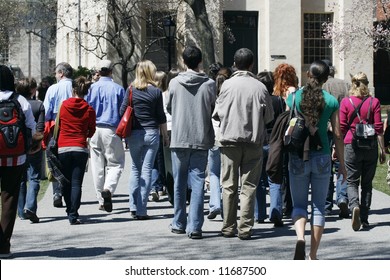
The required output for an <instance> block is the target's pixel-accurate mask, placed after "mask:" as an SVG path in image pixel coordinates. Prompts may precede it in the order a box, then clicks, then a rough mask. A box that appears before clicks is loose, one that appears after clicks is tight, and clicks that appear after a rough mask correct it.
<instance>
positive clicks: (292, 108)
mask: <svg viewBox="0 0 390 280" xmlns="http://www.w3.org/2000/svg"><path fill="white" fill-rule="evenodd" d="M291 94H292V107H291V108H290V115H289V117H288V123H290V121H291V119H292V116H293V113H295V115H297V108H296V105H295V92H293V93H291Z"/></svg>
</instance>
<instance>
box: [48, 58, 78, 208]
mask: <svg viewBox="0 0 390 280" xmlns="http://www.w3.org/2000/svg"><path fill="white" fill-rule="evenodd" d="M55 75H56V80H57V83H56V84H53V85H51V86H50V87H49V88H48V89H47V92H46V95H45V99H44V101H43V106H44V107H45V122H46V125H45V131H48V129H47V128H50V129H51V127H54V123H55V119H56V116H57V113H58V110H59V108H60V105H61V103H62V101H64V100H66V99H68V98H69V97H71V96H72V75H73V68H72V66H70V65H69V63H66V62H61V63H59V64H58V65H57V66H56V73H55ZM50 137H51V136H50ZM49 140H50V139H49ZM47 143H48V141H47ZM52 186H53V205H54V207H62V191H61V186H60V184H59V183H58V182H52Z"/></svg>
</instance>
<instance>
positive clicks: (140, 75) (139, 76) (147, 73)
mask: <svg viewBox="0 0 390 280" xmlns="http://www.w3.org/2000/svg"><path fill="white" fill-rule="evenodd" d="M156 71H157V69H156V66H155V65H154V64H153V62H151V61H150V60H143V61H140V62H138V63H137V67H136V69H135V79H134V81H133V86H134V87H135V88H137V89H140V90H144V89H146V88H147V87H148V85H149V84H151V85H153V86H155V87H156V86H157V85H156V82H155V80H154V79H155V75H156Z"/></svg>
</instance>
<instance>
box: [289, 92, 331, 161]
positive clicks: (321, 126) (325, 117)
mask: <svg viewBox="0 0 390 280" xmlns="http://www.w3.org/2000/svg"><path fill="white" fill-rule="evenodd" d="M322 96H323V97H324V100H325V108H324V110H323V112H322V114H321V117H320V121H319V122H318V124H317V127H318V134H319V136H320V139H321V143H322V146H323V147H322V149H321V151H322V152H323V153H328V154H330V148H329V139H328V134H327V131H328V121H329V120H330V118H331V116H332V114H333V113H334V112H336V111H337V110H338V109H339V103H338V102H337V99H336V98H335V97H334V96H333V95H331V94H330V93H329V92H327V91H325V90H322ZM301 101H302V88H301V89H299V90H297V91H296V92H295V104H296V107H297V110H298V111H299V112H301V113H302V114H304V112H302V111H301V107H300V105H301ZM286 103H287V106H288V107H290V108H291V107H292V94H290V95H289V96H288V98H287V101H286Z"/></svg>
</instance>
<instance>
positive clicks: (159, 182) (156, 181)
mask: <svg viewBox="0 0 390 280" xmlns="http://www.w3.org/2000/svg"><path fill="white" fill-rule="evenodd" d="M163 148H164V147H163V141H162V137H161V136H160V144H159V146H158V150H157V154H156V159H155V160H154V165H153V169H152V190H153V191H155V192H159V191H162V190H163V186H164V185H165V166H164V153H163Z"/></svg>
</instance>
